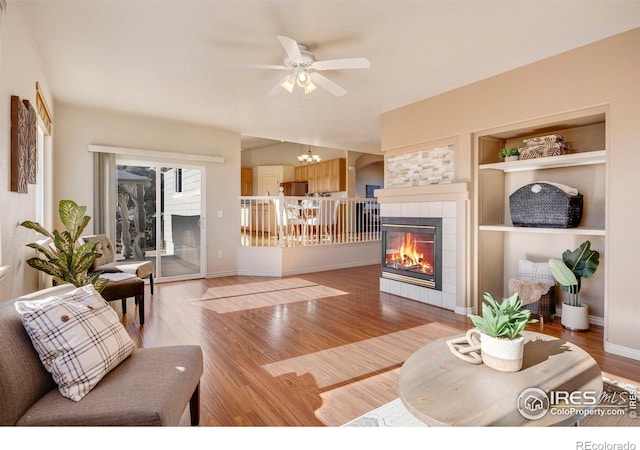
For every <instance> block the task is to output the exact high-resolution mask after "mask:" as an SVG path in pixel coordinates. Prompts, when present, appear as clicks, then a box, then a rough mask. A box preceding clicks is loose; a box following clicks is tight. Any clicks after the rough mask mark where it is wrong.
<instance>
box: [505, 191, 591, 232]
mask: <svg viewBox="0 0 640 450" xmlns="http://www.w3.org/2000/svg"><path fill="white" fill-rule="evenodd" d="M534 186H539V187H540V189H539V191H538V189H532V188H533V187H534ZM534 191H538V192H534ZM582 204H583V200H582V194H578V195H576V196H572V195H567V194H566V193H565V192H564V191H563V190H562V189H559V188H557V187H556V186H553V185H551V184H547V183H532V184H528V185H526V186H522V187H521V188H520V189H518V190H517V191H515V192H514V193H513V194H511V195H510V196H509V208H510V210H511V222H512V223H513V225H514V226H516V227H545V228H574V227H577V226H578V225H580V221H581V220H582Z"/></svg>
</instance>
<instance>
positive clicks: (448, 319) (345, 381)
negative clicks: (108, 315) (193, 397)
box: [112, 265, 640, 426]
mask: <svg viewBox="0 0 640 450" xmlns="http://www.w3.org/2000/svg"><path fill="white" fill-rule="evenodd" d="M379 273H380V267H379V266H378V265H375V266H366V267H360V268H353V269H344V270H338V271H329V272H320V273H314V274H305V275H297V276H292V277H286V278H283V279H280V278H265V277H251V276H237V277H225V278H215V279H209V280H194V281H186V282H175V283H161V284H156V286H155V295H153V296H151V295H149V288H148V286H147V295H146V302H145V306H146V322H145V325H144V327H139V326H138V321H137V310H136V308H135V307H134V305H133V300H132V299H129V302H130V305H129V307H128V310H127V311H128V314H127V317H124V318H123V323H124V324H125V326H126V327H127V330H128V331H129V333H130V334H131V335H132V337H133V338H134V340H135V341H136V343H137V345H138V346H141V347H155V346H163V345H174V344H198V345H200V346H201V347H202V349H203V352H204V357H205V366H204V374H203V376H202V379H201V426H338V425H341V424H343V423H346V422H347V421H349V420H351V419H353V418H356V417H358V416H360V415H361V414H363V413H365V412H367V411H370V410H371V409H374V408H376V407H378V406H381V405H382V404H384V403H387V402H389V401H391V400H393V399H395V398H397V397H398V393H397V387H396V386H397V376H398V371H399V369H400V367H401V365H402V363H403V362H404V360H405V359H406V358H407V357H408V356H409V355H411V354H412V353H413V352H414V351H415V350H417V349H418V348H420V347H421V346H422V345H425V344H426V343H427V342H430V341H432V340H434V339H438V338H441V337H445V336H449V335H451V334H456V333H460V332H464V331H466V330H467V329H469V328H471V327H472V324H471V322H470V321H469V320H468V319H467V318H466V317H464V316H460V315H456V314H454V313H452V312H451V311H447V310H443V309H439V308H436V307H432V306H429V305H425V304H422V303H419V302H416V301H412V300H409V299H405V298H402V297H397V296H394V295H390V294H386V293H381V292H380V291H379V290H378V285H379V281H378V280H379ZM112 304H113V306H114V307H115V308H116V309H118V308H119V302H113V303H112ZM530 327H531V329H532V330H533V331H539V325H537V324H536V325H530ZM544 332H545V333H548V334H550V335H554V336H557V337H561V338H563V339H566V340H568V341H570V342H573V343H575V344H577V345H579V346H580V347H582V348H583V349H585V350H586V351H587V352H589V353H590V354H591V355H592V356H593V357H594V358H595V359H596V360H597V361H598V363H599V365H600V368H601V370H602V371H603V372H606V373H608V374H611V376H613V377H616V378H619V379H626V380H640V361H635V360H632V359H627V358H623V357H620V356H616V355H613V354H609V353H605V352H604V350H603V329H602V328H601V327H597V326H592V327H591V329H590V330H589V331H587V332H570V331H567V330H565V329H563V328H562V326H561V325H560V323H559V319H557V320H556V321H555V322H554V323H550V324H549V323H545V328H544Z"/></svg>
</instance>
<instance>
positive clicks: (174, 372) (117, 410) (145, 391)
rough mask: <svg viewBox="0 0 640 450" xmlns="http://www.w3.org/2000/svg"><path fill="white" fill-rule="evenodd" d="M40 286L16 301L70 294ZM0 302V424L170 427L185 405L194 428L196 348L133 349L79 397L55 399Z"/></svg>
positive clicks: (15, 320) (15, 318)
mask: <svg viewBox="0 0 640 450" xmlns="http://www.w3.org/2000/svg"><path fill="white" fill-rule="evenodd" d="M72 288H73V287H72V286H69V285H62V286H57V287H54V288H50V289H45V290H42V291H39V292H36V293H34V294H31V295H28V296H25V297H21V298H20V299H25V298H26V299H38V298H46V297H48V296H51V295H59V294H61V293H64V292H67V291H69V290H71V289H72ZM17 300H19V299H15V300H10V301H7V302H0V347H1V350H0V425H24V426H51V425H63V426H80V425H87V426H143V425H167V426H175V425H178V424H179V423H180V420H181V417H182V415H183V413H184V412H185V410H186V406H187V404H189V408H190V414H191V425H198V423H199V420H200V417H199V410H200V404H199V395H200V392H199V386H200V377H201V375H202V370H203V356H202V350H201V348H200V347H199V346H197V345H181V346H172V347H157V348H141V349H135V350H134V351H133V353H132V354H131V355H130V356H129V357H128V358H127V359H125V360H124V361H123V362H121V363H120V364H119V365H118V366H117V367H116V368H114V369H113V370H111V371H110V372H109V373H108V374H107V375H106V376H105V377H104V378H103V379H102V380H100V382H99V383H98V384H97V386H95V387H94V388H93V389H92V390H91V391H90V392H89V393H88V394H87V395H86V396H85V397H84V398H83V399H82V400H80V401H79V402H75V401H73V400H69V399H68V398H65V397H63V396H62V395H61V394H60V392H59V390H58V387H57V385H56V383H55V382H54V381H53V378H52V376H51V374H50V373H49V372H47V371H46V370H45V368H44V366H43V365H42V363H41V361H40V359H39V356H38V353H37V352H36V351H35V350H34V348H33V345H32V343H31V340H30V338H29V335H28V334H27V332H26V331H25V329H24V327H23V325H22V322H21V320H20V316H19V314H18V312H17V311H16V309H15V305H14V304H15V302H16V301H17Z"/></svg>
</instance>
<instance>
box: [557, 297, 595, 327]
mask: <svg viewBox="0 0 640 450" xmlns="http://www.w3.org/2000/svg"><path fill="white" fill-rule="evenodd" d="M560 322H561V323H562V326H563V327H565V328H566V329H567V330H571V331H584V330H588V329H589V306H588V305H584V304H582V305H580V306H573V305H569V304H567V303H563V304H562V318H561V321H560Z"/></svg>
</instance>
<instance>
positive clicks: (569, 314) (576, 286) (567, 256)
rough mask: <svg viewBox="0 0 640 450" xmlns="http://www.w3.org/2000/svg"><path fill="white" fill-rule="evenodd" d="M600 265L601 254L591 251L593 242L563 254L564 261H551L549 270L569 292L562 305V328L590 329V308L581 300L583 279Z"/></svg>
mask: <svg viewBox="0 0 640 450" xmlns="http://www.w3.org/2000/svg"><path fill="white" fill-rule="evenodd" d="M599 263H600V253H599V252H597V251H596V250H591V242H590V241H585V242H583V243H582V244H581V245H580V247H578V248H577V249H575V250H573V251H571V250H565V251H564V253H562V261H561V260H559V259H550V260H549V268H550V269H551V273H552V274H553V276H554V278H555V279H556V281H557V282H558V284H560V286H561V287H562V290H563V291H564V292H567V294H568V299H567V301H565V302H564V303H563V304H562V320H561V323H562V326H563V327H565V328H567V329H568V330H574V331H581V330H588V329H589V306H588V305H586V304H584V303H582V301H581V300H580V287H581V286H582V283H581V279H582V278H589V277H590V276H592V275H593V274H594V273H595V272H596V269H597V268H598V265H599Z"/></svg>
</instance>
